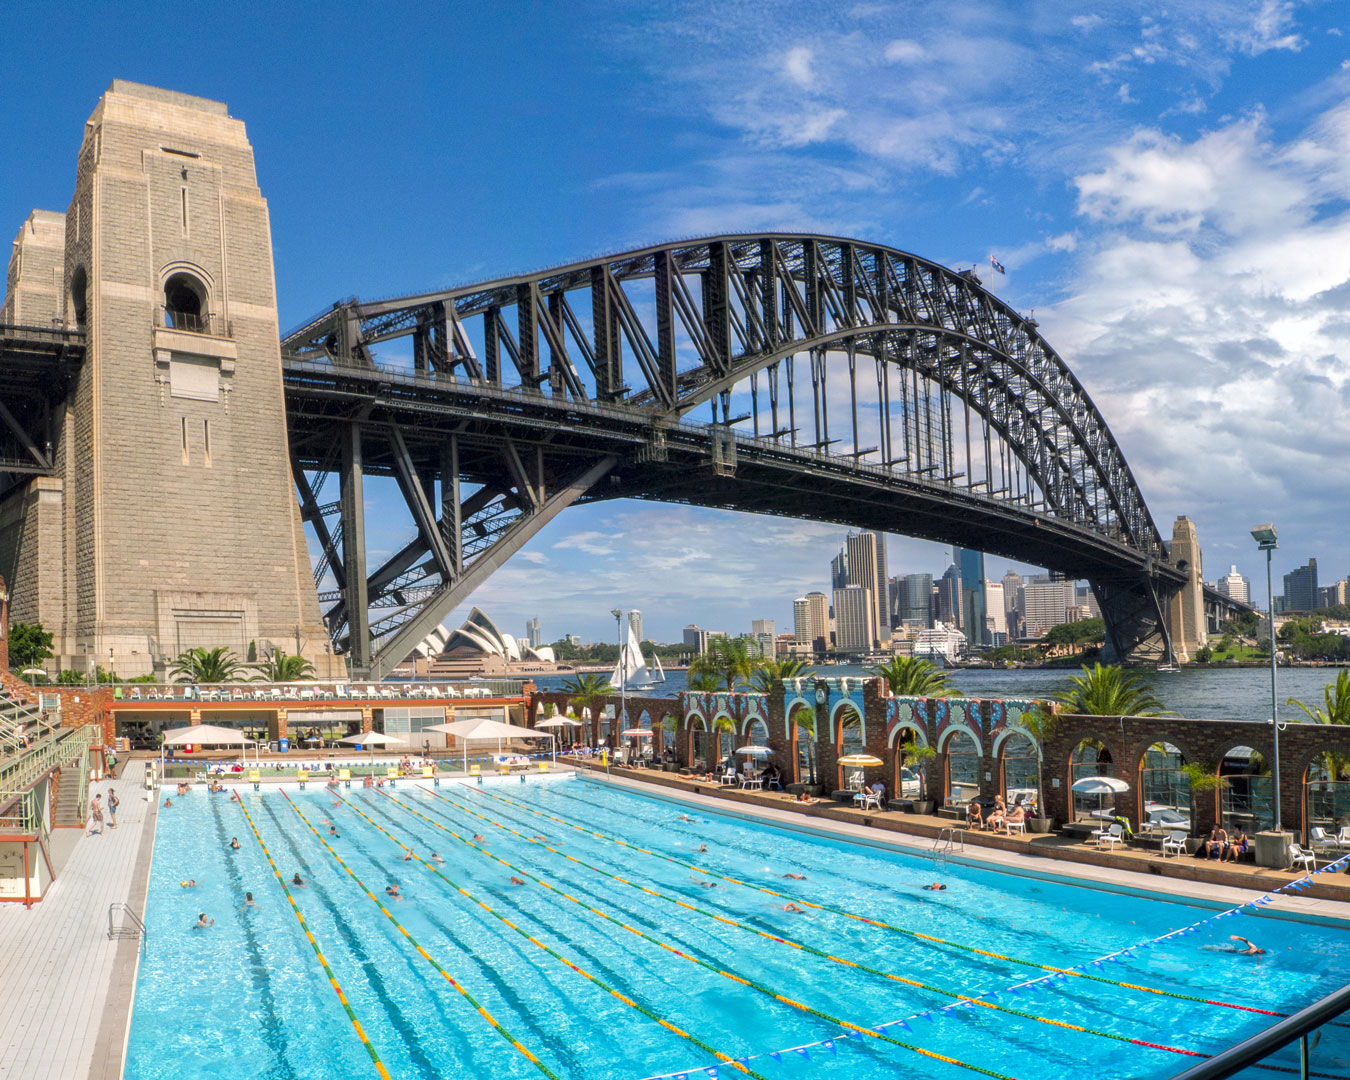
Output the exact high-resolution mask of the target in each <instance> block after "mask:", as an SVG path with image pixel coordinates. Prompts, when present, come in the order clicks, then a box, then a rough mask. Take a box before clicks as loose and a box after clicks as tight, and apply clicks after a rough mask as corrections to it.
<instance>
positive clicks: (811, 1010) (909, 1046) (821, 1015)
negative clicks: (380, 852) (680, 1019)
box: [376, 789, 1014, 1080]
mask: <svg viewBox="0 0 1350 1080" xmlns="http://www.w3.org/2000/svg"><path fill="white" fill-rule="evenodd" d="M376 794H378V795H383V796H384V797H385V798H386V799H388V800H389V801H390V802H392V803H394V804H395V805H396V806H401V807H402V808H403V809H404V810H406V811H408V812H409V813H410V814H413V815H414V816H416V817H418V818H421V819H422V820H423V821H425V822H427V823H428V824H430V825H432V826H434V827H435V828H437V829H440V830H441V831H442V832H445V833H448V834H449V835H450V836H453V837H454V838H455V839H456V840H458V841H459V842H460V843H462V844H464V845H465V846H467V847H471V848H473V849H474V850H475V851H478V852H481V853H482V854H483V855H485V856H487V857H488V858H489V859H492V860H494V861H495V862H498V863H500V864H501V865H502V866H504V867H506V868H507V869H508V870H511V871H513V872H514V873H517V874H521V875H524V876H525V877H527V878H529V879H530V880H532V881H534V882H535V883H536V884H538V885H540V886H542V887H543V888H545V889H548V890H549V891H550V892H551V893H553V894H554V895H556V896H561V897H562V898H563V899H564V900H568V901H570V902H571V903H573V904H576V905H577V906H578V907H581V908H584V909H585V910H586V911H589V912H590V913H591V914H592V915H595V916H597V917H598V918H601V919H604V920H605V921H606V922H608V923H611V924H613V925H614V926H617V927H619V928H620V929H621V930H626V931H627V932H628V933H630V934H633V935H634V936H635V937H639V938H641V939H642V940H644V941H647V942H649V943H651V944H652V945H655V946H657V948H659V949H662V950H664V951H665V952H668V953H670V954H671V955H673V956H678V957H679V958H680V959H682V960H686V961H688V962H689V963H691V964H695V965H697V966H698V967H701V968H704V969H706V970H708V971H711V972H713V973H714V974H716V975H720V976H721V977H722V978H724V979H730V980H731V981H732V982H734V983H737V984H739V985H741V986H745V987H748V988H749V989H751V990H754V991H756V992H757V993H760V994H764V995H765V996H767V997H770V998H772V999H774V1000H775V1001H779V1002H782V1003H783V1004H784V1005H788V1006H790V1007H791V1008H794V1009H797V1010H799V1011H801V1012H804V1013H807V1014H808V1015H811V1016H815V1017H817V1018H818V1019H820V1020H824V1021H825V1022H826V1023H829V1024H834V1025H836V1026H838V1027H841V1028H845V1029H846V1030H848V1031H851V1032H854V1033H856V1034H858V1035H864V1036H868V1037H870V1038H873V1039H880V1040H881V1041H883V1042H887V1043H890V1044H892V1045H894V1046H899V1047H901V1048H902V1049H905V1050H909V1051H912V1052H913V1053H916V1054H920V1055H922V1056H923V1057H926V1058H930V1059H932V1060H934V1061H943V1062H946V1063H947V1064H948V1065H955V1066H957V1067H958V1068H962V1069H967V1070H969V1071H971V1072H977V1073H981V1074H983V1075H984V1076H992V1077H995V1078H996V1080H1014V1078H1013V1077H1011V1076H1009V1075H1008V1074H1007V1073H1001V1072H996V1071H995V1070H993V1069H986V1068H985V1067H984V1066H982V1065H976V1064H974V1063H972V1062H969V1061H962V1060H961V1059H960V1058H954V1057H949V1056H947V1055H946V1054H941V1053H938V1052H937V1051H935V1050H927V1049H925V1048H924V1047H922V1046H916V1045H914V1044H913V1043H909V1042H905V1041H904V1040H903V1039H897V1038H896V1037H895V1036H893V1035H887V1034H885V1033H884V1032H881V1031H877V1030H876V1029H874V1028H870V1027H865V1026H863V1025H861V1024H854V1023H852V1022H851V1021H848V1020H844V1019H842V1018H840V1017H838V1016H834V1015H832V1014H830V1013H827V1012H825V1011H824V1010H822V1009H817V1008H816V1007H814V1006H812V1005H807V1004H805V1003H804V1002H800V1001H797V1000H796V999H794V998H790V997H788V996H786V995H785V994H780V993H778V991H776V990H774V989H772V988H771V987H768V986H765V985H764V984H763V983H760V982H757V981H755V980H754V979H751V978H747V977H746V976H744V975H741V974H738V973H737V972H734V971H730V970H726V969H723V968H721V967H719V966H717V964H715V963H713V962H712V961H710V960H707V959H704V958H703V957H701V956H698V955H697V954H695V953H692V952H684V951H682V950H680V949H677V948H675V946H673V945H671V944H669V943H667V942H664V941H662V940H660V939H659V938H655V937H653V936H652V935H650V934H647V933H645V932H643V931H642V930H639V929H637V927H634V926H630V925H628V924H627V923H626V922H624V921H623V920H622V919H620V918H617V917H616V916H614V915H611V914H609V913H608V912H605V911H601V910H600V909H599V908H596V907H592V906H591V905H590V904H588V903H587V902H586V901H584V900H580V899H578V898H577V897H575V896H572V895H571V894H570V893H567V892H564V891H563V890H562V889H560V888H558V887H557V886H556V885H554V884H552V883H551V882H548V881H546V880H544V879H543V878H541V877H539V876H538V875H537V874H535V873H533V872H531V871H529V870H526V869H525V868H524V867H522V866H517V865H516V864H515V863H511V862H508V861H507V860H506V859H503V858H502V857H501V856H499V855H496V854H494V853H493V852H491V851H489V850H488V849H487V848H485V847H481V846H479V845H478V844H476V843H474V842H473V841H472V840H469V839H467V838H465V837H463V836H461V835H460V834H459V833H458V832H456V831H455V830H454V829H452V828H450V827H449V826H447V825H444V824H442V823H441V822H439V821H436V820H435V819H434V818H430V817H428V816H427V815H426V814H423V813H422V812H421V811H420V810H417V809H414V808H413V807H411V806H409V805H408V804H407V803H405V802H402V801H401V800H399V799H396V798H394V796H392V795H390V794H389V793H388V792H387V791H382V790H378V789H377V790H376Z"/></svg>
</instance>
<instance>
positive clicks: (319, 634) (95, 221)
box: [0, 81, 341, 676]
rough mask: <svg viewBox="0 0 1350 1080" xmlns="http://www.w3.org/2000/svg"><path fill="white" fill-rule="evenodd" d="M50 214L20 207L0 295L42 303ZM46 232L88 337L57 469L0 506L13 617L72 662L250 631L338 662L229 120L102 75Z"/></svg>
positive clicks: (189, 101)
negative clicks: (59, 253)
mask: <svg viewBox="0 0 1350 1080" xmlns="http://www.w3.org/2000/svg"><path fill="white" fill-rule="evenodd" d="M59 217H60V216H59V215H51V214H43V215H39V214H35V215H34V218H33V219H30V223H29V225H26V226H25V229H28V230H29V231H30V232H32V233H33V236H32V238H31V240H30V241H29V245H30V247H31V248H32V249H33V251H34V256H33V257H29V258H27V259H25V260H24V262H23V264H22V265H21V267H20V268H19V269H18V270H17V271H16V268H15V266H14V262H13V259H12V260H11V266H10V281H9V294H10V297H11V299H12V298H13V297H15V296H18V297H20V298H25V297H28V298H30V299H24V300H23V302H24V303H26V304H29V305H30V306H32V308H33V310H34V311H37V312H39V313H43V312H42V306H43V301H44V300H45V299H46V295H45V293H44V292H43V291H42V286H43V285H44V283H45V282H48V281H50V277H49V275H50V271H49V270H46V269H45V268H44V266H43V260H42V259H41V258H38V257H36V256H37V255H38V254H39V249H41V252H42V253H45V250H46V248H48V247H50V246H51V239H52V236H53V235H54V233H55V231H56V230H57V229H58V227H60V224H61V223H60V222H59ZM62 231H63V234H64V235H63V246H64V258H63V262H62V265H61V268H60V271H59V280H60V290H59V293H58V298H59V300H60V304H59V305H58V306H59V308H60V310H59V313H58V317H60V318H63V319H64V320H65V322H66V324H67V325H68V326H80V327H82V328H83V329H84V330H85V332H86V336H87V353H86V357H85V360H84V363H83V366H82V367H81V369H80V372H79V376H78V379H77V381H76V384H75V386H74V389H73V390H72V392H71V395H70V397H69V399H68V400H67V402H66V407H65V414H64V416H63V418H62V422H61V423H60V425H59V429H58V430H59V441H58V443H57V445H56V446H55V447H54V453H55V455H56V460H57V464H58V471H59V473H60V475H59V477H56V478H50V477H44V478H40V479H38V480H36V481H34V482H33V483H32V484H30V485H29V486H28V488H27V489H25V490H24V491H23V492H21V493H19V494H18V495H16V496H14V497H12V498H11V499H9V500H7V503H6V505H5V506H4V507H0V555H3V556H5V558H6V560H7V561H9V562H11V563H12V565H13V566H14V567H15V568H16V569H17V570H18V571H19V573H18V574H17V575H16V577H15V578H14V579H13V584H12V588H13V590H14V605H13V606H14V612H15V617H16V618H21V617H28V616H30V614H31V617H33V618H41V619H42V621H43V622H44V625H46V626H47V628H48V629H50V630H52V631H53V632H54V633H56V641H55V643H54V644H55V645H56V647H57V649H58V651H59V654H60V658H61V660H62V661H63V662H64V663H65V664H66V665H67V666H72V667H79V666H81V665H82V664H86V665H92V663H93V662H95V660H96V662H97V663H98V664H100V665H102V666H108V665H109V664H111V665H112V668H113V670H115V671H116V673H117V674H118V675H123V676H129V675H138V674H143V673H148V672H150V671H152V670H153V669H154V668H155V667H156V666H158V665H161V664H162V663H163V661H164V660H165V658H167V659H169V660H171V659H172V658H173V657H174V656H175V655H177V654H178V653H179V652H181V651H182V650H184V649H187V648H192V647H196V646H204V647H208V648H213V647H216V646H219V645H225V646H229V647H230V648H231V649H233V650H234V651H235V653H236V654H237V655H238V656H239V657H240V658H241V659H242V658H243V657H244V655H245V651H246V650H247V648H248V645H249V643H250V642H252V641H256V642H257V643H258V646H259V649H260V651H263V650H265V649H266V646H267V644H268V643H271V644H272V645H274V646H276V647H278V648H282V649H285V650H286V651H287V652H290V653H294V652H301V653H303V654H304V655H305V656H306V657H307V658H308V659H309V660H311V661H312V662H313V663H314V665H315V668H316V669H317V671H318V673H319V674H320V675H321V676H328V675H331V674H340V673H341V663H340V660H339V661H337V662H336V663H335V662H334V660H333V659H332V657H331V655H330V654H329V652H328V650H327V648H326V644H327V640H328V639H327V635H326V634H325V632H324V628H323V623H322V620H321V619H320V616H319V608H318V598H317V595H316V592H315V588H314V582H313V579H312V577H311V574H310V562H309V554H308V550H307V548H306V545H305V540H304V534H303V531H302V527H301V522H300V516H299V510H298V507H297V503H296V499H295V489H294V485H293V482H292V479H291V471H290V458H289V452H288V446H287V437H286V415H285V404H284V400H283V391H282V381H281V355H280V346H279V343H278V326H277V307H276V294H275V285H274V281H273V273H272V245H271V233H270V225H269V221H268V212H267V203H266V201H265V200H264V199H263V197H262V195H261V193H260V192H259V190H258V185H257V178H256V176H255V174H254V165H253V151H252V148H251V147H250V146H249V143H248V139H247V137H246V135H245V132H244V125H243V123H242V122H241V121H239V120H235V119H233V118H232V117H230V115H229V113H228V112H227V110H226V107H225V105H224V104H222V103H220V102H214V101H207V100H205V99H203V98H197V97H191V96H188V95H186V94H179V93H174V92H172V91H168V90H159V89H155V88H153V87H148V86H140V85H137V84H135V83H127V82H122V81H115V82H114V83H113V84H112V86H111V87H110V88H109V89H108V91H107V93H105V94H104V96H103V98H102V100H101V101H100V102H99V104H98V107H97V108H96V109H95V110H94V113H93V115H92V116H91V117H90V119H89V121H88V123H87V124H86V125H85V130H84V139H83V142H82V144H81V146H80V154H79V164H78V169H77V173H76V181H75V196H74V198H73V199H72V200H71V203H70V206H69V209H68V210H67V212H66V215H65V219H64V223H63V229H62ZM21 236H22V234H21ZM39 241H41V243H39ZM18 250H19V248H18V245H16V256H15V258H17V257H18V254H17V253H18ZM30 264H32V266H33V267H34V269H35V272H37V273H39V274H40V275H41V276H42V280H35V281H32V282H30V281H28V280H27V279H28V268H29V265H30ZM9 302H10V301H7V304H8V303H9ZM22 321H24V322H28V321H29V320H27V319H23V320H22ZM30 325H32V324H31V323H30ZM20 500H22V506H23V507H24V508H27V509H31V510H32V512H31V513H22V514H21V513H18V512H17V511H16V509H15V508H16V506H18V505H20ZM17 518H22V520H21V521H20V522H19V524H18V526H17V527H15V526H14V525H13V522H12V521H11V528H9V529H8V530H7V531H6V530H5V525H6V522H7V520H10V519H17ZM6 549H8V550H6Z"/></svg>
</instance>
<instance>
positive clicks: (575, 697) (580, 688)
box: [562, 672, 618, 736]
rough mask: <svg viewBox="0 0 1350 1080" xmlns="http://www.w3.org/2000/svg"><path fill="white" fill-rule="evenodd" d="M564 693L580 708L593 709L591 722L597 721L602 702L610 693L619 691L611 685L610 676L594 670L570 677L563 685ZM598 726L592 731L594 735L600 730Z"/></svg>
mask: <svg viewBox="0 0 1350 1080" xmlns="http://www.w3.org/2000/svg"><path fill="white" fill-rule="evenodd" d="M562 690H563V693H564V694H566V695H567V696H568V697H569V698H571V700H572V704H573V705H575V706H576V707H577V708H578V709H590V710H591V722H592V723H595V722H596V720H597V719H598V717H599V715H600V702H602V701H603V700H604V699H605V698H607V697H608V696H609V695H610V694H617V693H618V691H617V690H615V689H614V687H612V686H610V685H609V677H608V676H606V675H597V674H594V673H593V672H585V673H582V674H578V675H575V676H573V677H572V678H570V679H568V680H567V682H565V683H563V685H562ZM598 730H599V728H598V727H597V728H596V729H595V730H594V731H592V732H591V735H592V736H594V735H595V732H596V731H598Z"/></svg>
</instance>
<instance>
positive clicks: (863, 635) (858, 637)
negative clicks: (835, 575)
mask: <svg viewBox="0 0 1350 1080" xmlns="http://www.w3.org/2000/svg"><path fill="white" fill-rule="evenodd" d="M875 633H876V601H875V600H874V599H873V597H872V591H871V590H870V589H865V588H863V587H862V586H861V585H848V586H845V587H844V588H842V589H835V590H834V648H835V651H836V652H853V653H857V652H869V651H870V650H871V649H872V646H873V643H874V641H875V640H876V637H875Z"/></svg>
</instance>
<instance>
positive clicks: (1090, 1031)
mask: <svg viewBox="0 0 1350 1080" xmlns="http://www.w3.org/2000/svg"><path fill="white" fill-rule="evenodd" d="M424 790H425V789H424ZM435 794H437V797H438V798H440V799H442V800H443V801H445V802H448V803H449V804H450V805H451V806H453V807H455V808H456V809H458V810H460V811H461V812H462V813H465V814H469V815H471V816H473V817H476V818H478V819H479V820H480V821H486V822H487V823H488V824H489V825H494V826H496V827H497V828H499V829H504V830H505V831H506V832H509V833H511V834H512V835H513V836H516V837H519V838H520V839H521V840H524V841H525V842H526V843H529V844H533V845H535V846H536V847H542V848H544V849H545V850H547V851H551V852H553V854H555V855H561V856H562V857H563V858H564V859H567V860H568V861H569V862H574V863H576V864H577V865H578V866H584V867H585V868H586V869H588V870H592V871H594V872H595V873H597V874H599V875H601V876H602V877H606V878H609V879H610V880H611V881H617V882H618V883H619V884H620V885H627V886H628V887H629V888H630V889H637V890H638V891H639V892H642V893H645V894H646V895H648V896H653V897H655V898H656V899H658V900H664V901H665V902H666V903H669V904H675V905H676V906H677V907H682V908H684V909H685V910H687V911H692V912H695V913H696V914H699V915H703V916H704V917H706V918H710V919H714V920H716V921H717V922H720V923H723V924H724V925H726V926H731V927H735V928H736V929H737V930H743V931H745V932H746V933H748V934H754V935H756V936H757V937H761V938H764V939H766V940H768V941H773V942H776V943H777V944H779V945H786V946H788V947H789V948H792V949H798V950H800V951H801V952H804V953H807V954H809V955H811V956H816V957H819V958H820V959H822V960H828V961H830V962H831V963H834V964H839V965H842V966H843V967H848V968H855V969H856V970H858V971H865V972H867V973H868V974H869V975H876V976H878V977H880V978H883V979H890V980H892V981H894V982H898V983H903V984H904V985H905V986H912V987H915V988H916V989H919V990H927V991H929V992H930V993H933V994H938V995H939V996H941V997H945V998H953V999H955V1001H954V1004H953V1005H951V1006H947V1008H948V1009H950V1008H953V1007H955V1006H957V1005H960V1004H962V1003H964V1002H969V1003H970V1004H972V1005H978V1006H980V1007H981V1008H984V1009H992V1010H995V1011H997V1012H1002V1013H1007V1014H1008V1015H1010V1016H1020V1017H1022V1018H1023V1019H1026V1020H1032V1021H1035V1022H1036V1023H1038V1024H1048V1025H1050V1026H1052V1027H1058V1028H1066V1029H1068V1030H1069V1031H1078V1032H1082V1033H1084V1034H1087V1035H1096V1036H1099V1037H1101V1038H1104V1039H1113V1040H1115V1041H1116V1042H1122V1043H1131V1044H1133V1045H1134V1046H1143V1047H1147V1048H1148V1049H1150V1050H1165V1051H1167V1052H1168V1053H1172V1054H1181V1055H1184V1056H1186V1057H1197V1058H1208V1057H1212V1056H1213V1055H1212V1054H1207V1053H1205V1052H1204V1051H1202V1050H1191V1049H1187V1048H1186V1047H1181V1046H1170V1045H1167V1044H1166V1043H1157V1042H1150V1041H1149V1040H1147V1039H1135V1038H1132V1037H1130V1036H1128V1035H1120V1034H1117V1033H1114V1032H1110V1031H1100V1030H1098V1029H1096V1028H1090V1027H1085V1026H1083V1025H1081V1024H1073V1023H1069V1022H1068V1021H1065V1020H1056V1019H1054V1018H1052V1017H1048V1016H1041V1015H1039V1014H1037V1013H1030V1012H1025V1011H1023V1010H1021V1009H1014V1008H1012V1007H1010V1006H1007V1005H997V1004H995V1003H993V1002H992V1001H986V1000H984V998H985V997H987V996H991V995H981V994H964V993H961V992H959V991H956V990H949V989H947V988H945V987H941V986H934V985H932V984H930V983H924V982H919V981H918V980H916V979H910V978H907V977H905V976H903V975H896V974H894V973H893V972H889V971H883V970H881V969H880V968H874V967H871V966H869V965H867V964H864V963H862V962H860V961H856V960H847V959H844V958H843V957H839V956H835V955H833V954H832V953H828V952H825V951H824V950H823V949H817V948H815V947H813V946H811V945H807V944H805V943H804V942H800V941H794V940H792V939H791V938H785V937H780V936H778V935H777V934H770V933H768V932H767V931H765V930H760V929H758V928H757V927H754V926H748V925H746V924H745V923H742V922H738V921H736V920H735V919H732V918H729V917H728V916H726V915H722V914H720V913H718V912H716V911H710V910H708V909H707V908H701V907H699V906H698V905H697V904H693V903H690V902H689V901H687V900H685V899H683V898H681V897H676V896H670V895H668V894H666V893H662V892H660V891H658V890H656V889H652V888H649V887H648V886H646V885H641V884H639V883H637V882H635V881H630V880H628V879H627V878H624V877H620V876H619V875H618V874H611V873H610V872H609V871H607V870H603V869H601V868H600V867H598V866H594V865H592V864H591V863H588V862H586V861H585V860H584V859H579V858H577V857H576V856H574V855H569V854H568V853H567V852H564V851H559V850H558V849H557V848H555V847H552V846H551V845H549V844H548V843H546V842H543V841H540V840H536V839H534V838H533V837H531V836H527V835H526V834H525V833H522V832H519V831H518V830H516V829H513V828H511V826H509V825H505V824H503V823H502V822H500V821H497V820H495V819H493V818H490V817H487V816H486V815H484V814H480V813H478V812H476V811H474V810H471V809H468V808H467V807H463V806H460V804H459V803H457V802H455V801H453V800H452V799H449V798H448V797H446V796H445V795H442V794H439V793H435ZM353 809H355V807H353ZM357 813H361V811H360V810H357ZM362 816H364V815H362ZM372 824H375V823H374V822H372ZM375 827H376V828H379V827H380V826H379V825H378V824H376V825H375ZM1267 1067H1268V1068H1275V1067H1274V1066H1267ZM1277 1071H1288V1070H1277Z"/></svg>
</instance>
